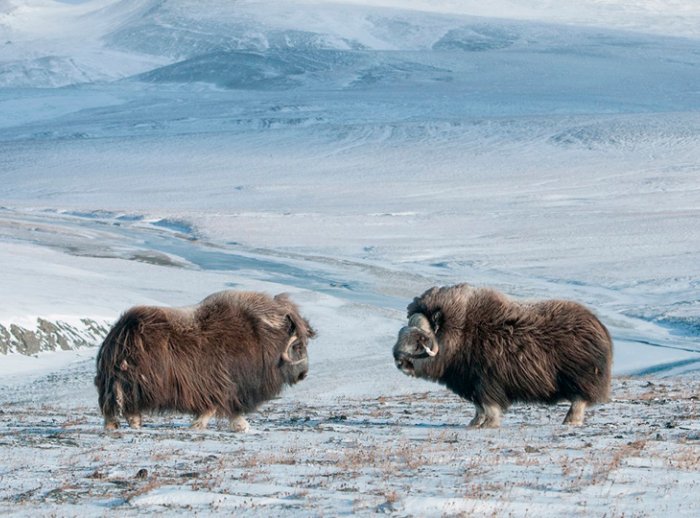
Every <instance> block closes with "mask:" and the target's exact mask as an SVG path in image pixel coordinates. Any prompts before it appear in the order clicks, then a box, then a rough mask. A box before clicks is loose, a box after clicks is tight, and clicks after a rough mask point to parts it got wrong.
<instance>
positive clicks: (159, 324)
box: [95, 291, 315, 426]
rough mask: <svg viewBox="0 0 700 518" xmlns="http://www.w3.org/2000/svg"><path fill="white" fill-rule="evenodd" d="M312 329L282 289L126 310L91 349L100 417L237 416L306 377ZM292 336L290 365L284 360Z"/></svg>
mask: <svg viewBox="0 0 700 518" xmlns="http://www.w3.org/2000/svg"><path fill="white" fill-rule="evenodd" d="M314 335H315V333H314V331H313V329H312V328H311V326H310V325H309V323H308V322H307V321H306V320H305V319H303V318H302V317H301V315H300V314H299V310H298V308H297V306H296V305H295V304H294V303H293V302H292V301H291V300H289V298H287V296H286V295H278V296H276V297H274V298H272V297H269V296H267V295H265V294H261V293H252V292H235V291H224V292H220V293H215V294H213V295H211V296H209V297H207V298H206V299H204V300H203V301H202V302H201V303H200V304H198V305H196V306H191V307H187V308H165V307H148V306H138V307H134V308H131V309H129V310H128V311H126V312H125V313H124V314H123V315H122V316H121V318H120V319H119V320H118V321H117V323H116V324H115V325H114V326H113V327H112V329H111V330H110V332H109V334H108V335H107V337H106V338H105V340H104V342H103V343H102V346H101V348H100V351H99V353H98V355H97V376H96V377H95V385H96V386H97V391H98V393H99V405H100V409H101V411H102V414H103V415H104V416H105V423H109V422H110V421H111V422H113V423H115V426H116V416H118V415H119V414H122V415H124V416H125V417H127V418H128V419H130V418H131V417H132V416H134V417H135V416H140V414H141V412H169V411H175V412H181V413H189V414H195V415H207V414H209V415H213V414H214V413H216V414H219V415H221V416H226V417H228V418H229V419H236V418H237V417H238V416H240V415H241V414H244V413H247V412H250V411H251V410H253V409H255V408H256V407H257V406H258V405H260V404H261V403H262V402H264V401H267V400H269V399H271V398H273V397H274V396H276V395H277V394H278V393H279V392H280V391H281V390H282V387H283V385H284V384H293V383H296V382H297V381H299V380H300V379H302V378H303V377H304V376H305V374H306V370H307V369H308V362H307V361H306V345H307V342H308V340H309V339H310V338H312V337H313V336H314ZM290 337H296V338H297V341H296V342H294V343H293V344H292V347H291V348H290V354H291V355H292V359H294V360H298V361H297V362H294V363H295V364H294V365H292V364H291V363H290V362H288V361H287V362H285V361H284V360H283V359H282V355H283V353H284V352H285V350H287V346H288V345H289V344H290V340H292V339H291V338H290ZM130 422H131V419H130ZM139 422H140V417H139Z"/></svg>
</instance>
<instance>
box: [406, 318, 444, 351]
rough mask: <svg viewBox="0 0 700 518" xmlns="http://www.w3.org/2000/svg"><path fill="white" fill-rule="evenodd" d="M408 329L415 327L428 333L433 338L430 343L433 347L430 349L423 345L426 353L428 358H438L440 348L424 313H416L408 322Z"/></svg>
mask: <svg viewBox="0 0 700 518" xmlns="http://www.w3.org/2000/svg"><path fill="white" fill-rule="evenodd" d="M408 327H415V328H417V329H420V330H421V331H423V332H424V333H426V334H427V335H428V336H429V337H430V338H431V340H430V343H431V344H432V347H429V346H428V345H426V344H421V345H422V346H423V349H425V353H426V354H427V355H428V356H431V357H434V356H437V353H438V352H440V348H439V347H438V344H437V340H435V334H434V333H433V329H432V327H430V321H429V320H428V317H426V316H425V315H424V314H423V313H414V314H413V315H411V318H410V319H409V320H408Z"/></svg>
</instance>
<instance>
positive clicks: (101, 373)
mask: <svg viewBox="0 0 700 518" xmlns="http://www.w3.org/2000/svg"><path fill="white" fill-rule="evenodd" d="M140 328H141V319H140V318H139V315H138V314H136V312H134V311H129V312H127V313H125V314H124V315H122V316H121V318H120V319H119V320H118V321H117V323H116V324H114V326H113V327H112V329H111V330H110V332H109V333H108V334H107V337H106V338H105V339H104V341H103V342H102V346H101V347H100V350H99V352H98V353H97V375H96V376H95V386H96V387H97V392H98V402H99V406H100V411H101V412H102V415H103V416H104V417H105V422H107V421H110V420H114V418H116V416H118V415H130V414H134V413H137V412H138V407H139V400H140V392H141V390H140V387H139V386H138V383H136V380H135V379H134V367H135V365H134V362H133V360H132V359H133V358H134V356H135V355H134V353H136V352H137V351H139V350H143V341H142V339H141V330H140ZM130 360H132V361H131V363H130ZM130 371H131V372H130Z"/></svg>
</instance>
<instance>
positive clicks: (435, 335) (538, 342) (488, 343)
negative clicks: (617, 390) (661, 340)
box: [393, 284, 612, 428]
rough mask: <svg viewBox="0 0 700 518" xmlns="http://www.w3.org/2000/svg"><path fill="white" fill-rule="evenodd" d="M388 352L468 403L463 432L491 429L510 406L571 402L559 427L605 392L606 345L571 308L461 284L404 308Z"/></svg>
mask: <svg viewBox="0 0 700 518" xmlns="http://www.w3.org/2000/svg"><path fill="white" fill-rule="evenodd" d="M408 318H409V321H408V325H407V326H406V327H404V328H402V329H401V330H400V332H399V336H398V340H397V342H396V345H395V346H394V351H393V352H394V360H395V362H396V366H397V367H398V368H399V369H400V370H401V371H402V372H404V373H405V374H407V375H410V376H415V377H419V378H425V379H429V380H433V381H437V382H438V383H440V384H443V385H446V386H447V387H448V388H449V389H450V390H452V391H453V392H455V393H456V394H457V395H459V396H461V397H462V398H464V399H467V400H469V401H471V402H473V403H474V406H475V407H476V416H475V417H474V419H472V421H471V422H470V423H469V426H470V427H476V428H481V427H492V428H497V427H498V426H499V424H500V418H501V414H502V412H503V411H505V410H506V409H507V408H508V407H509V406H510V404H511V403H514V402H540V403H547V404H553V403H556V402H558V401H563V400H568V401H570V402H571V408H570V409H569V412H568V414H567V415H566V419H564V423H565V424H572V425H580V424H582V423H583V415H584V411H585V409H586V407H587V406H588V405H590V404H593V403H600V402H603V401H607V400H608V398H609V394H610V375H611V374H610V371H611V366H612V341H611V338H610V335H609V333H608V331H607V329H606V328H605V326H604V325H603V324H602V323H601V322H600V320H598V318H596V316H595V315H594V314H593V313H591V312H590V311H589V310H588V309H586V308H585V307H583V306H581V305H580V304H577V303H575V302H569V301H563V300H545V301H540V302H518V301H515V300H512V299H510V298H508V297H506V296H505V295H503V294H501V293H499V292H497V291H494V290H492V289H487V288H476V287H472V286H469V285H468V284H459V285H456V286H447V287H439V288H438V287H435V288H431V289H429V290H427V291H426V292H425V293H423V294H422V295H421V296H420V297H416V298H415V299H414V300H413V302H411V304H409V306H408Z"/></svg>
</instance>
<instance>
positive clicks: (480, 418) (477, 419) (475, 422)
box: [468, 403, 486, 428]
mask: <svg viewBox="0 0 700 518" xmlns="http://www.w3.org/2000/svg"><path fill="white" fill-rule="evenodd" d="M474 406H475V407H476V415H475V416H474V419H472V420H471V421H469V425H468V426H469V428H481V426H482V425H483V424H484V421H486V414H484V407H482V406H481V405H479V404H478V403H474Z"/></svg>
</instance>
